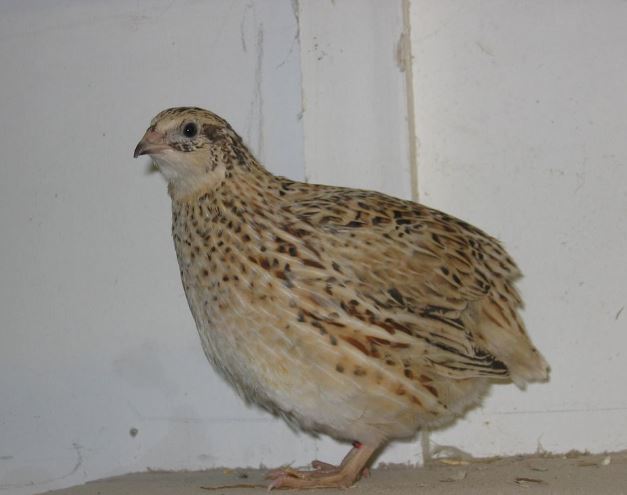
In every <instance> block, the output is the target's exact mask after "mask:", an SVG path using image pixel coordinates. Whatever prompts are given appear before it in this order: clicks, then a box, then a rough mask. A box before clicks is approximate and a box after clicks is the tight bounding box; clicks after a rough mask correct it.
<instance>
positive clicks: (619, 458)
mask: <svg viewBox="0 0 627 495" xmlns="http://www.w3.org/2000/svg"><path fill="white" fill-rule="evenodd" d="M263 474H264V473H263V472H262V471H259V470H256V469H211V470H208V471H195V472H180V471H179V472H163V471H160V472H147V473H137V474H128V475H125V476H117V477H115V478H108V479H103V480H99V481H93V482H90V483H87V484H85V485H81V486H76V487H72V488H67V489H64V490H56V491H51V492H47V493H48V494H49V495H51V494H54V495H166V494H167V495H209V494H216V495H221V494H224V495H261V494H263V493H267V491H266V487H265V486H266V482H265V481H264V479H263ZM352 490H355V493H360V494H361V493H364V494H390V495H392V494H394V495H399V494H416V493H418V494H420V495H432V494H447V495H449V494H452V495H454V494H475V493H476V494H489V493H494V494H499V495H501V494H502V495H507V494H516V495H520V494H552V495H553V494H561V493H564V494H587V495H589V494H595V495H597V494H627V451H624V452H617V453H611V454H602V455H585V454H578V453H573V454H566V455H562V456H524V457H523V456H520V457H508V458H497V459H455V458H448V459H439V460H435V461H433V462H432V463H430V464H429V465H427V466H425V467H420V468H409V467H403V466H387V467H379V468H377V469H375V470H373V471H372V473H371V475H370V477H369V478H368V479H363V480H361V481H360V482H359V483H358V484H357V485H356V486H355V487H353V488H352ZM315 493H316V495H318V494H319V495H324V494H327V493H329V494H330V493H334V494H336V493H338V490H328V489H325V490H316V491H315Z"/></svg>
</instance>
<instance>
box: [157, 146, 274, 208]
mask: <svg viewBox="0 0 627 495" xmlns="http://www.w3.org/2000/svg"><path fill="white" fill-rule="evenodd" d="M278 190H279V179H278V178H277V177H275V176H274V175H272V174H271V173H270V172H268V171H267V170H266V169H265V168H264V167H263V166H262V165H260V164H259V163H258V162H257V161H256V160H255V158H254V157H253V156H252V155H251V154H250V153H247V156H245V157H241V156H240V157H239V159H235V160H230V161H225V162H220V163H218V164H217V165H216V166H215V168H214V169H213V170H212V171H211V172H210V173H207V174H205V175H204V176H203V177H201V178H194V179H193V180H191V181H187V182H170V183H169V185H168V192H169V193H170V196H171V198H172V203H173V206H174V207H175V208H177V207H183V206H184V205H185V204H191V205H193V204H197V203H198V202H199V201H200V200H201V199H202V202H207V200H208V199H209V201H211V202H212V203H214V207H216V208H218V209H222V208H225V205H230V204H233V202H235V203H236V204H238V205H241V206H242V207H244V209H246V205H249V206H250V207H252V208H253V209H258V208H264V209H274V208H275V207H276V206H277V201H278V199H279V194H278Z"/></svg>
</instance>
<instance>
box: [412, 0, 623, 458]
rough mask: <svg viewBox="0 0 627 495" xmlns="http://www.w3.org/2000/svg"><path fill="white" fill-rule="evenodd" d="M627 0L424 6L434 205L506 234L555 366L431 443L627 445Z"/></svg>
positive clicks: (415, 36) (420, 61)
mask: <svg viewBox="0 0 627 495" xmlns="http://www.w3.org/2000/svg"><path fill="white" fill-rule="evenodd" d="M626 19H627V3H625V2H620V1H617V0H604V1H602V2H571V1H566V0H563V1H553V2H526V1H522V0H506V1H505V0H503V1H484V0H471V1H465V2H459V1H453V0H450V1H446V0H438V1H432V0H413V1H412V41H413V43H412V44H413V56H414V61H415V65H414V81H415V84H414V95H415V101H416V128H417V138H418V149H419V156H418V163H419V169H418V170H419V174H418V175H419V193H420V199H421V201H423V202H425V203H427V204H429V205H432V206H435V207H438V208H441V209H444V210H447V211H449V212H452V213H453V214H456V215H458V216H461V217H463V218H465V219H467V220H469V221H471V222H473V223H476V224H477V225H479V226H481V227H483V228H485V229H486V230H487V231H488V232H490V233H493V234H494V235H496V236H498V237H499V238H500V239H502V240H503V241H504V242H505V244H506V246H507V247H508V248H509V250H510V252H511V253H512V254H513V256H514V257H515V259H516V260H518V262H519V264H520V266H521V267H522V269H523V271H524V273H525V275H526V277H525V278H524V279H523V280H522V283H521V287H522V292H523V296H524V298H525V300H526V302H527V310H526V311H525V315H524V316H525V320H526V322H527V326H528V328H529V332H530V333H531V335H532V337H533V339H534V341H535V342H536V343H537V345H538V347H539V348H540V349H541V350H542V351H543V352H544V353H545V355H546V357H547V359H548V360H549V361H550V363H551V365H552V374H551V381H550V383H548V384H546V385H535V386H531V387H530V388H529V390H528V391H527V392H526V393H520V392H519V391H518V390H516V389H515V388H514V387H496V388H495V390H494V393H493V394H492V396H491V397H490V399H489V400H488V401H487V402H486V404H485V406H484V408H483V409H482V410H477V411H475V412H473V413H472V414H470V415H468V416H467V418H466V419H465V420H463V421H461V422H460V423H459V424H458V425H457V426H456V427H454V428H452V429H449V430H447V431H445V432H442V433H436V434H434V435H433V437H432V438H433V440H434V441H435V442H437V443H439V444H454V445H456V446H457V447H460V448H462V449H464V450H467V451H469V452H472V453H473V454H477V455H494V454H507V453H518V452H531V451H534V450H536V448H537V446H538V444H541V445H542V446H543V447H544V448H545V449H547V450H550V451H557V452H564V451H567V450H570V449H582V450H584V449H589V450H591V451H603V450H606V449H610V450H611V449H625V448H627V392H626V390H627V388H626V387H625V383H624V382H625V377H626V376H627V364H626V363H627V354H626V351H625V349H627V309H626V310H625V311H623V308H625V307H626V306H627V263H626V261H625V259H626V258H625V256H626V253H627V219H626V216H625V215H626V214H627V139H626V136H627V98H626V96H625V95H626V91H627V65H626V64H625V61H626V60H627V30H626V29H625V20H626Z"/></svg>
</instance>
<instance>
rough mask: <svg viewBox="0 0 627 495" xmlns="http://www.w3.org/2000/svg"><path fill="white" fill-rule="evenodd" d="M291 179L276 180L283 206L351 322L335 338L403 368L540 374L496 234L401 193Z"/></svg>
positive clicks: (522, 378)
mask: <svg viewBox="0 0 627 495" xmlns="http://www.w3.org/2000/svg"><path fill="white" fill-rule="evenodd" d="M297 184H298V183H291V182H287V183H286V184H285V187H284V191H285V192H286V195H287V196H288V199H289V201H288V202H287V206H286V209H287V210H289V213H291V214H292V215H293V217H295V218H297V219H298V220H299V221H300V222H302V225H305V227H303V228H302V229H301V230H302V232H301V233H300V237H301V238H303V239H306V244H308V247H309V248H310V253H311V254H312V256H314V257H315V256H317V257H318V259H319V261H318V262H320V263H323V264H324V265H325V266H326V265H328V264H329V263H330V264H331V268H332V270H333V273H334V275H333V277H331V279H332V280H330V281H328V282H327V283H326V292H327V293H328V294H330V293H331V291H332V292H333V294H332V295H333V297H334V298H335V299H336V300H338V299H339V300H340V301H341V303H340V305H341V310H342V311H343V312H344V314H345V315H346V316H347V317H348V318H350V319H351V320H352V321H353V325H352V327H353V333H351V334H350V335H349V336H345V337H346V339H348V341H349V342H350V343H352V344H353V345H354V346H355V347H357V348H359V349H360V350H362V351H364V350H365V351H367V352H369V353H373V354H375V355H378V356H379V357H381V358H382V359H388V360H398V361H399V362H400V364H402V365H403V366H405V374H406V375H407V374H408V373H415V372H421V370H424V369H425V366H426V367H427V369H429V370H431V371H433V372H434V373H435V374H437V375H439V376H446V377H450V378H456V379H464V378H471V377H478V376H489V377H494V378H503V377H510V378H511V379H513V380H514V381H515V382H516V383H517V384H519V385H524V383H526V382H527V381H534V380H540V379H543V378H545V377H546V371H547V365H546V362H544V359H543V358H542V356H541V355H540V354H539V353H538V351H537V350H536V349H535V347H534V346H533V344H532V343H531V342H530V340H529V338H528V336H527V334H526V331H525V328H524V324H523V322H522V320H521V318H520V316H519V314H518V309H519V308H520V307H521V306H522V301H521V298H520V296H519V294H518V292H517V291H516V288H515V287H514V281H515V280H516V279H517V278H518V277H519V276H520V271H519V269H518V267H517V266H516V265H515V263H514V261H513V260H512V259H511V257H509V256H508V254H507V253H506V252H505V250H504V249H503V247H502V246H501V245H500V243H499V242H498V241H497V240H496V239H494V238H492V237H490V236H488V235H487V234H485V233H484V232H482V231H481V230H479V229H478V228H476V227H474V226H472V225H470V224H468V223H466V222H464V221H462V220H459V219H457V218H454V217H452V216H449V215H447V214H445V213H442V212H440V211H437V210H433V209H430V208H427V207H425V206H422V205H419V204H416V203H413V202H410V201H404V200H401V199H397V198H393V197H390V196H386V195H383V194H380V193H376V192H372V191H361V190H355V189H345V188H337V187H329V186H311V185H307V187H306V188H303V187H298V185H297ZM309 231H315V232H317V234H318V235H307V232H309ZM310 265H311V263H310ZM328 268H329V267H327V270H328ZM355 328H361V331H358V332H354V329H355ZM346 339H345V340H346ZM416 363H418V364H419V366H414V365H415V364H416Z"/></svg>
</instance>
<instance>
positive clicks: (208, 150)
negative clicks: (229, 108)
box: [133, 107, 249, 196]
mask: <svg viewBox="0 0 627 495" xmlns="http://www.w3.org/2000/svg"><path fill="white" fill-rule="evenodd" d="M141 155H150V157H151V158H152V159H153V161H154V163H155V166H156V167H157V168H158V169H159V171H160V172H161V174H162V175H163V176H164V177H165V179H166V180H167V181H168V183H169V190H170V193H171V194H172V195H178V196H183V195H186V194H189V193H191V192H193V191H195V190H197V189H199V188H201V187H207V186H211V185H212V184H217V183H219V182H220V180H221V179H223V178H224V177H225V174H226V171H227V169H228V168H229V164H232V163H233V162H238V161H239V162H240V163H241V162H244V161H245V160H246V159H245V157H246V156H249V155H248V152H247V150H246V148H245V146H244V145H243V144H242V140H241V138H240V137H239V136H238V135H237V134H236V133H235V131H233V129H232V128H231V126H230V125H229V124H228V122H226V121H225V120H224V119H222V118H221V117H219V116H217V115H216V114H214V113H212V112H209V111H208V110H203V109H201V108H195V107H178V108H169V109H167V110H164V111H162V112H160V113H159V114H158V115H157V116H156V117H155V118H154V119H152V121H151V122H150V126H149V127H148V130H147V131H146V133H145V134H144V137H142V139H141V141H140V142H139V143H138V144H137V147H136V148H135V153H134V155H133V156H134V157H135V158H137V157H138V156H141Z"/></svg>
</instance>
